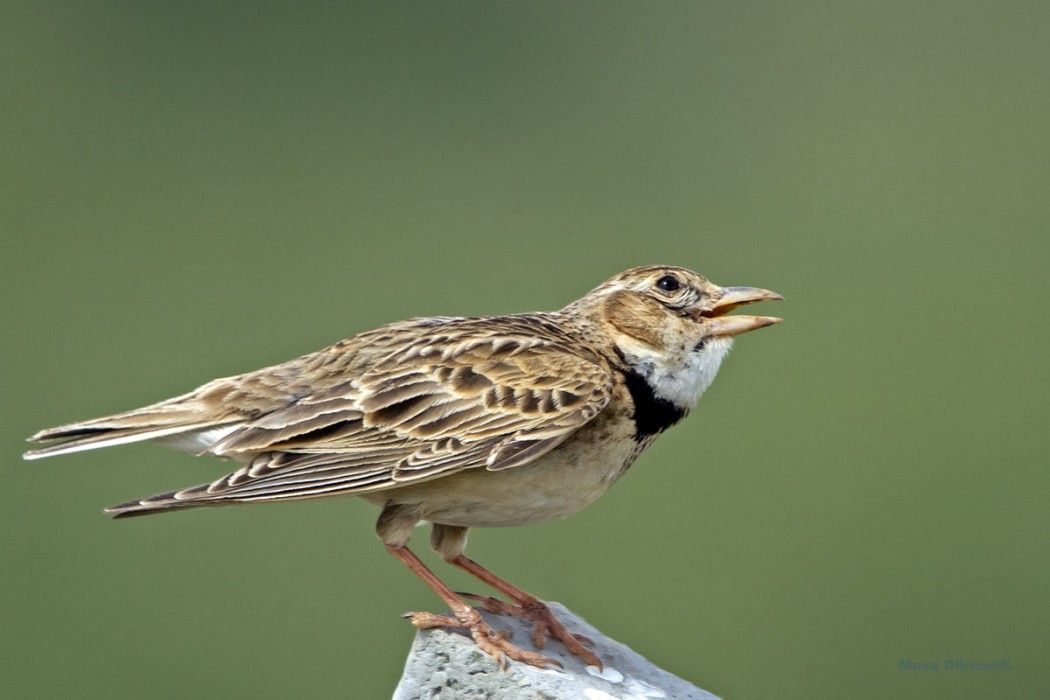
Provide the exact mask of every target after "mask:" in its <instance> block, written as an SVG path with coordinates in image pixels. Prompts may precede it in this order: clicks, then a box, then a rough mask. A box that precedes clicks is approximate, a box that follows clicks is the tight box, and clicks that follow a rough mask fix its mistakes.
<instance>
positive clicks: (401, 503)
mask: <svg viewBox="0 0 1050 700" xmlns="http://www.w3.org/2000/svg"><path fill="white" fill-rule="evenodd" d="M779 298H780V297H779V295H777V294H775V293H773V292H769V291H766V290H762V289H755V288H751V287H718V286H717V285H714V284H712V283H711V282H709V281H708V280H706V279H705V278H703V277H702V276H700V275H698V274H696V273H694V272H691V271H689V270H686V269H684V268H680V267H672V266H648V267H639V268H634V269H631V270H628V271H626V272H624V273H621V274H619V275H616V276H615V277H613V278H611V279H609V280H608V281H606V282H605V283H603V284H602V285H600V286H598V287H597V288H596V289H594V290H593V291H591V292H590V293H589V294H587V295H586V296H584V297H583V298H581V299H579V300H578V301H575V302H573V303H572V304H570V305H569V306H567V307H565V308H564V309H562V310H561V311H555V312H541V313H531V314H517V315H512V316H497V317H483V318H448V317H435V318H417V319H411V320H407V321H401V322H398V323H392V324H390V325H387V326H383V327H381V328H377V329H375V330H372V331H367V332H364V333H361V334H359V335H356V336H354V337H352V338H349V339H347V340H343V341H341V342H339V343H336V344H335V345H333V346H331V347H328V348H325V349H324V350H320V351H318V352H315V353H311V354H309V355H304V356H302V357H299V358H297V359H294V360H291V361H289V362H285V363H284V364H280V365H276V366H273V367H267V368H265V369H261V370H258V371H255V372H249V373H247V374H242V375H238V376H235V377H227V378H223V379H216V380H214V381H211V382H209V383H207V384H205V385H203V386H201V387H200V388H198V389H196V390H194V391H191V392H190V393H188V394H184V395H182V396H178V397H175V398H173V399H168V400H167V401H162V402H160V403H157V404H153V405H151V406H146V407H144V408H140V409H136V410H133V411H128V412H126V413H120V414H116V415H113V416H107V417H105V418H98V419H94V420H89V421H84V422H81V423H74V424H71V425H66V426H61V427H58V428H51V429H48V430H42V431H40V432H39V433H37V434H36V435H34V436H33V437H32V438H30V440H32V441H36V442H49V444H46V445H44V446H42V447H39V448H37V449H35V450H32V451H30V452H27V453H26V455H25V456H26V458H27V459H35V458H39V457H46V456H51V455H57V454H63V453H69V452H76V451H80V450H87V449H94V448H97V447H105V446H109V445H116V444H123V443H128V442H137V441H142V440H152V441H154V442H157V443H159V444H162V445H165V446H168V447H172V448H174V449H178V450H183V451H187V452H191V453H193V454H198V455H213V456H218V457H223V458H227V459H233V460H236V461H239V462H241V463H242V466H241V467H240V468H239V469H237V470H236V471H234V472H233V473H231V474H229V475H227V476H224V477H222V478H220V479H218V480H216V481H214V482H212V483H210V484H202V485H200V486H194V487H190V488H186V489H181V490H178V491H171V492H168V493H163V494H159V495H157V496H151V497H148V498H143V499H139V500H136V501H131V502H128V503H123V504H120V505H117V506H113V507H111V508H107V509H106V512H108V513H113V514H114V515H115V517H118V518H121V517H128V516H135V515H145V514H150V513H158V512H166V511H171V510H181V509H187V508H196V507H201V506H218V505H227V504H233V503H252V502H263V501H280V500H295V499H304V498H318V497H323V496H338V495H359V496H361V497H362V498H364V499H366V500H368V501H370V502H372V503H376V504H377V505H379V506H381V507H382V509H383V510H382V513H381V515H380V517H379V522H378V525H377V530H378V532H379V535H380V537H381V538H382V540H383V542H384V544H385V545H386V546H387V549H388V550H389V551H390V552H391V553H392V554H394V555H395V556H396V557H397V558H399V559H400V560H401V561H403V562H404V563H405V564H406V565H407V566H409V568H411V569H412V570H413V571H415V572H416V573H417V574H418V575H420V576H421V577H422V578H423V580H424V581H425V582H426V583H427V584H428V585H430V586H431V587H432V588H433V589H434V590H435V591H436V592H437V593H438V595H440V596H441V597H442V598H443V599H444V600H445V602H446V603H447V604H448V605H449V606H450V607H451V609H452V612H453V616H452V617H447V616H435V615H431V614H429V613H413V614H412V615H411V617H412V619H413V622H414V623H415V624H416V625H417V626H419V627H429V626H437V625H442V626H459V627H466V628H468V629H469V630H470V631H471V633H472V634H473V636H474V639H475V640H476V641H477V643H478V645H479V646H480V647H481V648H482V649H484V650H485V651H487V652H489V653H491V654H493V655H494V656H496V657H497V658H498V659H500V660H501V662H505V660H506V659H507V658H510V659H516V660H520V661H524V662H527V663H531V664H534V665H547V664H550V663H554V662H553V661H552V660H551V659H548V658H547V657H544V656H542V655H540V654H537V653H534V652H529V651H525V650H522V649H520V648H518V647H516V646H514V645H511V644H510V643H509V642H507V640H505V639H503V638H502V637H501V636H500V635H499V634H497V633H495V632H494V631H493V630H492V629H491V628H489V627H488V625H487V624H486V623H484V621H482V620H481V618H480V616H479V615H478V614H477V613H476V611H474V610H473V609H472V608H471V607H470V606H469V605H467V604H466V602H465V601H464V600H463V598H462V597H461V596H459V595H457V594H455V593H453V592H452V591H451V590H449V589H448V588H447V587H446V586H445V585H444V584H443V583H442V582H441V581H440V580H439V579H438V578H437V577H436V576H435V575H434V574H433V573H432V572H431V571H430V570H429V569H427V568H426V567H425V566H424V565H423V564H422V562H420V561H419V560H418V559H417V558H416V557H415V555H414V554H413V553H412V552H411V551H410V550H409V549H408V547H407V544H408V539H409V536H410V535H411V532H412V530H413V528H414V527H415V525H416V524H417V523H419V522H420V521H423V520H426V521H429V522H430V523H432V528H433V529H432V537H431V544H432V546H433V547H434V549H435V550H437V551H438V552H439V553H440V554H441V555H442V556H443V557H444V558H445V559H446V560H447V561H449V562H450V563H452V564H454V565H456V566H459V567H460V568H463V569H465V570H467V571H469V572H470V573H472V574H473V575H475V576H477V577H478V578H479V579H481V580H482V581H484V582H485V583H487V584H489V585H491V586H493V587H494V588H495V589H496V590H498V591H500V592H501V593H503V594H504V595H506V596H508V597H509V598H510V599H511V600H513V601H514V603H515V605H508V604H507V603H503V602H501V601H496V600H495V599H492V598H480V597H478V598H477V599H478V600H481V602H482V603H483V604H485V606H486V607H488V608H490V609H495V610H500V611H503V612H507V611H512V612H516V613H518V614H523V615H527V616H529V617H530V618H532V619H534V620H535V621H536V622H537V633H536V635H534V637H535V642H536V644H537V646H538V647H540V648H542V646H543V641H544V633H547V634H550V635H551V636H553V637H555V638H557V639H559V640H561V641H562V642H564V643H565V644H566V645H567V646H568V647H569V649H570V651H572V652H573V653H575V654H576V655H578V656H580V657H581V658H582V659H583V660H584V661H585V662H587V663H591V664H597V665H600V663H601V662H600V660H599V659H598V658H597V657H596V656H594V654H593V653H591V652H590V651H589V650H588V649H586V648H585V647H584V646H582V645H581V643H580V641H579V640H578V639H577V638H576V637H575V636H574V635H572V634H571V633H569V632H568V631H567V630H566V629H565V628H564V627H563V626H561V624H560V623H559V622H558V621H557V620H556V619H555V618H554V617H553V615H551V614H550V612H549V610H548V609H547V608H546V606H544V605H543V604H542V603H540V602H539V601H538V600H537V599H536V598H534V597H533V596H530V595H529V594H527V593H525V592H524V591H521V590H520V589H518V588H516V587H514V586H512V585H511V584H509V583H507V582H506V581H503V580H502V579H500V578H498V577H496V576H495V575H494V574H492V573H491V572H489V571H487V570H486V569H484V568H482V567H481V566H480V565H478V564H477V563H476V562H473V561H472V560H470V559H468V558H467V557H466V556H465V555H464V553H463V550H464V547H465V545H466V533H467V529H468V528H470V527H497V526H508V525H522V524H527V523H535V522H542V521H545V520H550V519H554V518H561V517H565V516H567V515H570V514H572V513H573V512H575V511H577V510H579V509H580V508H582V507H584V506H585V505H587V504H588V503H590V502H592V501H593V500H595V499H596V498H598V497H599V496H600V495H601V494H602V493H604V492H605V490H606V489H608V488H609V486H611V485H612V483H613V482H615V481H616V479H617V478H619V476H620V475H622V474H623V472H624V471H625V470H626V469H627V468H628V467H629V466H630V465H631V463H632V462H633V461H634V460H635V459H636V458H637V457H638V455H639V454H641V452H642V451H644V450H645V448H646V447H648V446H649V444H651V443H652V441H653V440H654V439H655V438H656V437H657V436H658V435H659V434H660V433H661V432H663V431H664V430H665V429H667V428H668V427H670V426H671V425H673V424H674V423H676V422H677V421H679V420H680V419H681V418H682V417H684V416H685V415H686V414H687V413H688V412H689V410H690V409H691V408H692V407H693V405H694V404H695V403H696V401H697V399H698V398H699V396H700V394H702V393H703V391H704V389H706V387H707V386H708V385H709V384H710V382H711V381H712V380H713V379H714V376H715V373H716V372H717V370H718V367H719V364H720V363H721V361H722V359H723V357H724V356H725V354H726V353H727V352H728V350H729V346H730V344H731V342H732V340H731V339H732V336H734V335H737V334H739V333H742V332H745V331H748V330H753V329H755V328H761V327H763V326H767V325H770V324H772V323H776V322H777V321H779V319H776V318H769V317H762V316H739V315H737V316H726V315H725V314H726V313H727V312H729V311H730V310H732V309H734V308H736V307H738V306H741V305H743V304H749V303H752V302H756V301H763V300H771V299H779Z"/></svg>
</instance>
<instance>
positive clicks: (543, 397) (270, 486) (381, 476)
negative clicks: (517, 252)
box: [111, 317, 612, 514]
mask: <svg viewBox="0 0 1050 700" xmlns="http://www.w3.org/2000/svg"><path fill="white" fill-rule="evenodd" d="M511 319H513V321H512V320H511ZM501 322H503V323H506V324H509V325H508V326H507V327H500V325H499V324H500V323H501ZM611 388H612V378H611V375H610V372H609V370H608V369H607V368H606V367H605V366H604V364H603V363H602V362H601V360H600V359H599V357H598V356H597V355H596V354H590V353H581V350H580V344H579V341H578V340H574V339H573V338H571V337H569V336H567V335H562V334H561V333H560V332H559V333H555V332H554V330H552V329H551V328H550V327H549V326H547V325H546V324H540V325H538V326H533V325H532V324H530V323H529V321H528V319H527V318H524V317H507V318H506V319H458V320H456V321H454V322H452V321H450V322H448V323H447V324H444V325H442V326H441V327H439V328H435V329H433V330H429V331H428V332H425V333H423V334H420V335H417V336H416V338H415V339H414V342H413V343H412V344H410V345H405V346H402V348H401V349H399V350H397V351H394V352H390V353H388V354H386V355H385V356H384V357H383V358H382V359H380V360H377V361H375V362H374V363H372V364H371V365H370V366H369V367H368V368H367V369H365V370H364V371H363V372H361V373H360V374H358V375H356V376H353V375H352V376H350V377H348V378H345V380H344V381H342V382H339V383H335V384H332V385H331V386H328V388H326V389H324V390H322V391H319V392H316V393H313V394H310V395H307V396H303V397H301V398H299V399H297V400H296V401H294V402H292V403H289V404H288V405H286V406H284V407H283V408H280V409H278V410H274V411H271V412H269V413H266V414H265V415H262V416H260V417H258V418H256V419H254V420H251V421H248V422H245V423H242V424H240V425H239V426H238V427H235V428H233V429H232V430H231V431H230V432H229V433H227V434H226V435H225V436H224V437H221V438H220V439H219V440H218V441H217V442H215V443H214V444H213V445H211V447H210V449H208V452H210V453H212V454H216V455H220V456H227V457H234V458H242V459H248V460H250V461H248V463H247V464H245V466H243V467H242V468H241V469H239V470H238V471H236V472H234V473H233V474H230V475H228V476H226V477H223V478H222V479H219V480H218V481H216V482H214V483H212V484H206V485H202V486H198V487H193V488H191V489H185V490H183V491H179V492H172V493H169V494H162V495H160V496H157V497H153V498H151V499H144V500H142V501H136V502H134V503H129V504H124V505H122V506H116V507H115V508H113V509H111V511H112V512H116V513H118V514H121V513H123V514H132V513H135V512H142V511H150V510H156V509H166V508H178V507H187V506H196V505H218V504H220V503H223V502H226V503H229V502H240V501H258V500H284V499H298V498H312V497H318V496H326V495H337V494H353V493H361V492H365V491H374V490H379V489H386V488H392V487H396V486H398V485H401V484H404V483H408V482H413V481H420V480H426V479H434V478H438V477H441V476H444V475H447V474H450V473H453V472H457V471H460V470H463V469H471V468H481V467H484V468H487V469H490V470H498V469H508V468H511V467H515V466H519V465H521V464H525V463H527V462H529V461H531V460H533V459H536V458H537V457H539V456H541V455H543V454H545V453H546V452H548V451H549V450H551V449H553V448H554V447H556V446H557V445H558V444H559V443H561V442H562V441H563V440H565V439H566V438H567V437H569V436H570V435H571V434H572V433H573V432H575V431H576V430H577V429H579V428H580V427H581V426H583V425H584V424H586V423H587V422H588V421H590V420H591V419H592V418H594V417H595V416H596V415H598V413H599V412H600V411H601V410H602V409H603V408H604V407H605V406H606V404H607V403H608V401H609V396H610V392H611Z"/></svg>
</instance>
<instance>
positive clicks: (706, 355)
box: [620, 337, 733, 409]
mask: <svg viewBox="0 0 1050 700" xmlns="http://www.w3.org/2000/svg"><path fill="white" fill-rule="evenodd" d="M631 340H632V341H633V339H631ZM732 346H733V339H732V338H727V337H716V338H710V339H709V340H708V341H707V342H706V343H705V344H704V347H703V349H702V350H699V351H695V350H692V349H691V348H690V349H689V350H684V351H682V352H681V353H676V354H672V355H668V354H666V353H660V352H657V351H656V350H654V349H653V348H651V347H649V346H648V345H645V344H643V343H640V342H627V343H623V342H621V343H620V350H621V351H622V352H623V355H624V359H626V360H627V363H628V364H629V365H630V366H631V368H632V369H634V371H635V372H637V373H638V374H640V375H641V376H642V377H643V378H644V379H645V380H646V382H648V384H649V386H651V387H652V389H653V394H655V395H656V397H657V398H660V399H665V400H667V401H670V402H671V403H672V404H674V405H675V406H677V407H679V408H683V409H691V408H693V407H694V406H696V402H697V401H699V400H700V396H701V395H702V394H703V393H704V392H705V391H706V390H707V387H709V386H711V382H713V381H714V380H715V375H716V374H718V368H719V367H721V366H722V360H723V359H725V356H726V355H727V354H729V348H731V347H732Z"/></svg>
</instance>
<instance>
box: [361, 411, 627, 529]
mask: <svg viewBox="0 0 1050 700" xmlns="http://www.w3.org/2000/svg"><path fill="white" fill-rule="evenodd" d="M581 433H582V434H577V435H576V436H573V437H572V438H570V439H569V440H567V441H566V442H565V443H563V444H562V445H560V446H559V447H557V448H555V449H554V450H552V451H551V452H548V453H547V454H546V455H544V456H542V457H540V458H539V459H537V460H536V461H534V462H529V463H528V464H523V465H521V466H517V467H511V468H509V469H503V470H499V471H487V470H484V469H468V470H465V471H461V472H458V473H455V474H452V475H449V476H445V477H440V478H437V479H434V480H432V481H427V482H423V483H420V484H412V485H406V486H403V487H400V488H396V489H390V490H385V491H382V492H377V493H374V494H367V495H366V496H365V498H366V499H367V500H369V501H372V502H375V503H378V504H381V505H385V504H388V503H398V504H402V503H403V504H412V505H416V506H417V507H418V509H419V513H420V515H421V517H422V518H423V519H424V520H429V521H430V522H434V523H441V524H444V525H459V526H464V527H506V526H512V525H527V524H530V523H540V522H545V521H547V520H555V519H558V518H564V517H566V516H568V515H572V514H573V513H575V512H576V511H578V510H580V509H581V508H583V507H584V506H586V505H588V504H590V503H591V502H593V501H594V500H595V499H597V498H598V497H599V496H601V495H602V494H603V493H605V492H606V490H608V488H609V487H610V486H611V485H612V484H613V482H615V481H616V479H617V478H618V477H619V476H620V475H621V474H623V472H624V470H625V469H626V468H627V467H628V466H630V464H631V462H633V461H634V458H635V457H636V456H637V455H638V453H639V452H640V449H639V446H638V444H637V443H634V441H633V440H604V441H593V440H587V439H586V438H587V437H588V435H587V434H586V432H585V431H581Z"/></svg>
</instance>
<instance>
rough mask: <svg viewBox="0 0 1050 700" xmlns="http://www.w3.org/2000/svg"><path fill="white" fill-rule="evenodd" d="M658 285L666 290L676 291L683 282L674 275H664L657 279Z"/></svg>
mask: <svg viewBox="0 0 1050 700" xmlns="http://www.w3.org/2000/svg"><path fill="white" fill-rule="evenodd" d="M656 286H657V288H658V289H661V290H663V291H665V292H675V291H678V289H680V288H681V286H682V283H681V282H679V281H678V278H677V277H675V276H674V275H664V276H663V277H661V278H660V279H658V280H656Z"/></svg>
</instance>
